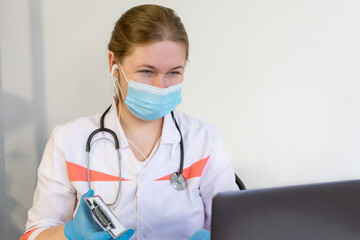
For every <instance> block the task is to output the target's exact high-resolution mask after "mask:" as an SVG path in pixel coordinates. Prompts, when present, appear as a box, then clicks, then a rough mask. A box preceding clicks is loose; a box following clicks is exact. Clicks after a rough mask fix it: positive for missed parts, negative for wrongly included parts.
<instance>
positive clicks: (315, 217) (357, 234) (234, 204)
mask: <svg viewBox="0 0 360 240" xmlns="http://www.w3.org/2000/svg"><path fill="white" fill-rule="evenodd" d="M211 239H212V240H220V239H221V240H224V239H226V240H232V239H236V240H238V239H239V240H242V239H244V240H282V239H284V240H359V239H360V180H351V181H342V182H331V183H319V184H309V185H300V186H290V187H277V188H269V189H254V190H245V191H238V192H224V193H219V194H217V195H216V196H215V197H214V199H213V205H212V219H211Z"/></svg>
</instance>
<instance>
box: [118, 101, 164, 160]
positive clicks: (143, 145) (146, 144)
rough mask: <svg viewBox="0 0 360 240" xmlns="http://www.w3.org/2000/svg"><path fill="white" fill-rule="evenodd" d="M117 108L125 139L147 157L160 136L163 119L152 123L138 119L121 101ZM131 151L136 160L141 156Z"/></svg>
mask: <svg viewBox="0 0 360 240" xmlns="http://www.w3.org/2000/svg"><path fill="white" fill-rule="evenodd" d="M120 104H121V106H120ZM117 108H118V111H119V110H120V111H121V112H120V123H121V126H122V128H123V130H124V133H125V136H126V138H127V139H129V140H130V141H131V142H132V143H134V144H135V145H136V146H137V147H138V148H139V149H140V150H141V152H142V153H143V154H144V155H145V156H146V157H148V156H149V155H150V153H151V151H152V149H153V148H154V146H155V145H156V143H157V141H158V140H159V138H160V136H161V131H162V126H163V118H160V119H157V120H152V121H145V120H142V119H139V118H138V117H136V116H135V115H134V114H133V113H132V112H131V111H130V110H129V109H128V107H127V106H126V104H125V103H124V101H123V100H122V99H121V100H120V101H119V103H118V106H117ZM144 136H146V137H144ZM132 150H133V153H134V155H135V156H136V157H137V158H138V156H141V155H139V154H137V153H136V150H134V149H133V148H132ZM139 158H140V159H139ZM139 158H138V160H141V158H142V159H143V157H139ZM143 160H145V159H143Z"/></svg>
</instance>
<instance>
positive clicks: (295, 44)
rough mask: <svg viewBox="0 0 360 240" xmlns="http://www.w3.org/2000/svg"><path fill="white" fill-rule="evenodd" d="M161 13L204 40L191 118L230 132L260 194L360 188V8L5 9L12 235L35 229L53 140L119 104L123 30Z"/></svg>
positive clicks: (5, 5) (193, 40)
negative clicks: (114, 61) (117, 40)
mask: <svg viewBox="0 0 360 240" xmlns="http://www.w3.org/2000/svg"><path fill="white" fill-rule="evenodd" d="M149 2H151V3H157V4H161V5H164V6H167V7H171V8H173V9H174V10H175V11H176V12H177V13H178V14H179V15H180V17H181V18H182V20H183V23H184V25H185V27H186V29H187V32H188V35H189V38H190V58H189V63H188V65H187V69H186V76H185V83H184V84H185V86H184V89H183V102H182V104H181V105H180V106H179V107H178V110H180V111H182V112H184V113H187V114H189V115H191V116H194V117H197V118H200V119H202V120H203V121H205V122H208V123H210V124H212V125H214V126H216V127H217V128H218V129H219V130H220V132H221V133H222V136H223V139H224V142H225V145H226V147H227V149H228V151H229V153H230V156H231V158H232V162H233V165H234V168H235V171H236V173H237V174H238V175H239V176H240V177H241V179H242V180H243V181H244V183H245V184H246V186H247V187H248V188H264V187H273V186H283V185H293V184H304V183H313V182H324V181H337V180H345V179H355V178H360V171H359V170H360V169H359V168H360V159H359V158H360V147H359V146H360V125H359V123H360V94H359V93H360V27H359V23H360V15H359V12H360V1H356V0H315V1H314V0H311V1H310V0H305V1H304V0H297V1H294V0H290V1H289V0H272V1H266V0H262V1H261V0H255V1H249V0H248V1H246V0H229V1H209V0H206V1H205V0H198V1H191V0H186V1H148V2H145V1H134V0H131V1H130V0H127V1H115V0H111V1H110V0H108V1H95V0H86V1H85V0H79V1H73V0H64V1H55V0H47V1H42V0H33V1H29V0H22V1H20V0H1V2H0V27H1V28H0V29H1V32H0V33H1V39H0V43H1V48H0V101H1V103H0V187H1V194H0V210H1V212H0V218H1V219H2V220H1V225H0V226H1V229H0V230H1V231H0V232H1V233H2V237H1V238H3V239H16V238H18V237H20V235H22V233H23V231H24V227H25V222H26V219H27V211H28V209H29V208H30V207H31V205H32V198H33V192H34V189H35V186H36V180H37V176H36V171H37V168H38V165H39V163H40V160H41V155H42V151H43V149H44V147H45V144H46V142H47V139H48V138H49V136H50V134H51V131H52V129H53V128H54V127H55V126H56V125H57V124H61V123H64V122H67V121H70V120H73V119H75V118H78V117H81V116H84V115H90V114H94V113H101V112H103V111H104V110H105V109H106V107H107V106H108V105H109V104H110V103H111V101H112V89H111V80H110V73H109V69H108V65H107V64H108V62H107V53H108V52H107V44H108V42H109V39H110V35H111V31H112V29H113V27H114V23H115V22H116V21H117V19H118V18H119V17H120V15H121V14H122V13H124V12H125V11H126V10H128V9H129V8H131V7H132V6H135V5H139V4H143V3H149Z"/></svg>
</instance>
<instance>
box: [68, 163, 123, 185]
mask: <svg viewBox="0 0 360 240" xmlns="http://www.w3.org/2000/svg"><path fill="white" fill-rule="evenodd" d="M66 166H67V169H68V174H69V177H70V180H71V181H72V182H87V180H88V178H87V169H86V167H83V166H81V165H78V164H75V163H71V162H68V161H66ZM90 181H91V182H95V181H119V177H117V176H113V175H110V174H106V173H102V172H99V171H95V170H90ZM121 181H130V180H128V179H125V178H121Z"/></svg>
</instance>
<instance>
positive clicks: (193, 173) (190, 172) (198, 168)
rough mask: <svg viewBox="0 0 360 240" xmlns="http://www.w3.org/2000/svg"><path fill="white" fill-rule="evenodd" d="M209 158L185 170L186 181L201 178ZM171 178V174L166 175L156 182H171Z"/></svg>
mask: <svg viewBox="0 0 360 240" xmlns="http://www.w3.org/2000/svg"><path fill="white" fill-rule="evenodd" d="M209 157H210V156H207V157H206V158H204V159H201V160H199V161H197V162H196V163H194V164H193V165H191V166H190V167H188V168H185V169H184V170H183V175H184V177H185V178H186V179H190V178H194V177H201V175H202V172H203V171H204V168H205V165H206V163H207V161H208V159H209ZM170 177H171V174H169V175H166V176H165V177H162V178H158V179H156V180H155V181H164V180H170Z"/></svg>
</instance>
